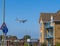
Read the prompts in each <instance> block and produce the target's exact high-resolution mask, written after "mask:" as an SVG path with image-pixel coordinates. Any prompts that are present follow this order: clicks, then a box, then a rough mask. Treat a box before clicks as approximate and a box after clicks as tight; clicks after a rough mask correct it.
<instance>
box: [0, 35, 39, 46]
mask: <svg viewBox="0 0 60 46" xmlns="http://www.w3.org/2000/svg"><path fill="white" fill-rule="evenodd" d="M25 43H28V44H29V45H31V46H38V45H39V40H38V39H30V42H27V40H25V39H18V38H17V37H16V36H6V39H5V44H4V46H24V44H25ZM1 45H2V35H0V46H1Z"/></svg>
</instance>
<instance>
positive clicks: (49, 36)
mask: <svg viewBox="0 0 60 46" xmlns="http://www.w3.org/2000/svg"><path fill="white" fill-rule="evenodd" d="M45 38H53V33H48V34H45Z"/></svg>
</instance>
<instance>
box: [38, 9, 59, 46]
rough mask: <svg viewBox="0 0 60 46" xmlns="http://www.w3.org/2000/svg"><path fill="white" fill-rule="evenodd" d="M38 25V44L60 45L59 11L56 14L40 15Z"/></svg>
mask: <svg viewBox="0 0 60 46" xmlns="http://www.w3.org/2000/svg"><path fill="white" fill-rule="evenodd" d="M39 24H40V43H45V44H46V45H47V46H53V45H56V43H60V10H59V11H58V12H56V13H41V14H40V19H39Z"/></svg>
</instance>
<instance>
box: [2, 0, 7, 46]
mask: <svg viewBox="0 0 60 46" xmlns="http://www.w3.org/2000/svg"><path fill="white" fill-rule="evenodd" d="M2 4H3V5H2V6H3V7H2V12H3V13H2V16H3V17H2V18H3V20H2V21H3V24H2V26H1V30H2V32H3V35H2V46H5V45H4V43H6V42H5V40H6V34H7V32H8V28H7V26H6V23H5V0H3V3H2Z"/></svg>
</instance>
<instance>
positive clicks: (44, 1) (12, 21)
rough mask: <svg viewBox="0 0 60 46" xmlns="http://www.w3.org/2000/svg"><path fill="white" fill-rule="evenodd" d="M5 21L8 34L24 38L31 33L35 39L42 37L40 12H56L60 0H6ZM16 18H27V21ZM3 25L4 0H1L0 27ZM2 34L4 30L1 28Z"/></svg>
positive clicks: (0, 33)
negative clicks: (23, 21) (18, 20)
mask: <svg viewBox="0 0 60 46" xmlns="http://www.w3.org/2000/svg"><path fill="white" fill-rule="evenodd" d="M5 1H6V4H5V5H6V8H5V10H6V11H5V22H6V25H7V27H8V33H7V35H13V36H17V37H18V38H20V39H21V38H23V37H24V35H30V36H31V38H32V39H33V38H34V39H39V37H40V30H39V29H40V28H39V27H40V25H39V18H40V13H42V12H43V13H46V12H48V13H51V12H53V13H55V12H57V11H58V10H60V1H59V0H5ZM16 18H19V19H27V22H25V23H19V22H17V21H16ZM1 25H2V0H0V27H1ZM0 35H2V30H0Z"/></svg>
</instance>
